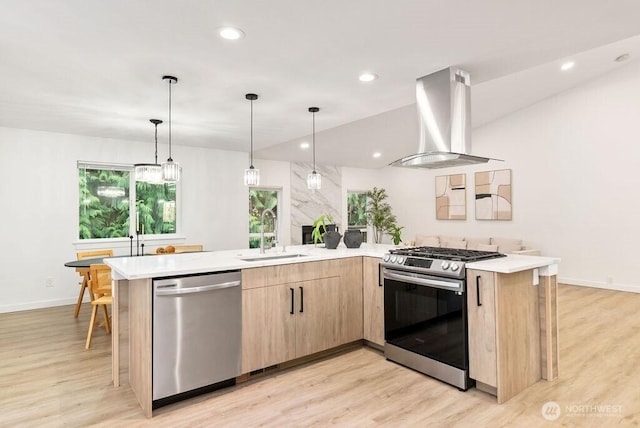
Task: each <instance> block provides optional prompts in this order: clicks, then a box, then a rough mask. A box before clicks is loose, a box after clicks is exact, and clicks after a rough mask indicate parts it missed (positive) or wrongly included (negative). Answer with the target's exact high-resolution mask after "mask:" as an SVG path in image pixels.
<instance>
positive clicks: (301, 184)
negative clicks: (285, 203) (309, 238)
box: [290, 162, 343, 245]
mask: <svg viewBox="0 0 640 428" xmlns="http://www.w3.org/2000/svg"><path fill="white" fill-rule="evenodd" d="M290 165H291V244H293V245H299V244H301V243H302V225H312V224H313V221H314V220H315V219H317V218H318V217H320V216H321V215H322V214H330V215H331V216H333V218H334V220H335V223H336V224H337V225H338V227H339V228H340V233H342V230H343V224H342V215H341V213H342V200H341V199H342V197H341V195H342V170H341V169H340V168H339V167H335V166H324V165H317V164H316V171H317V172H318V173H319V174H320V175H321V176H322V186H321V188H320V189H319V190H309V189H307V175H308V174H309V173H310V172H311V171H312V169H313V165H312V164H311V163H294V162H292V163H291V164H290Z"/></svg>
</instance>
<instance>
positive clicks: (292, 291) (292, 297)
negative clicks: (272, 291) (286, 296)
mask: <svg viewBox="0 0 640 428" xmlns="http://www.w3.org/2000/svg"><path fill="white" fill-rule="evenodd" d="M289 290H291V312H289V314H291V315H293V299H294V296H293V293H294V290H293V288H290V289H289Z"/></svg>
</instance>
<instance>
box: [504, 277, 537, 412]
mask: <svg viewBox="0 0 640 428" xmlns="http://www.w3.org/2000/svg"><path fill="white" fill-rule="evenodd" d="M496 280H497V283H496V285H497V287H496V311H497V315H496V322H497V326H496V327H497V335H498V341H497V345H498V352H497V354H498V360H497V364H498V379H497V381H498V385H497V393H498V404H501V403H504V402H505V401H507V400H509V399H510V398H511V397H513V396H515V395H516V394H518V393H520V392H521V391H523V390H524V389H526V388H527V387H529V386H531V385H533V384H534V383H536V382H537V381H538V380H540V378H541V376H540V371H541V370H540V316H539V308H538V290H537V286H536V285H533V270H526V271H521V272H516V273H511V274H502V273H499V274H497V278H496Z"/></svg>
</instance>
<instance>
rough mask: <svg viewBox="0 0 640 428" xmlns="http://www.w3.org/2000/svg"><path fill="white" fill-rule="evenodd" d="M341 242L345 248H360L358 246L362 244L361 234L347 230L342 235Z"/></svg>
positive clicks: (357, 231)
mask: <svg viewBox="0 0 640 428" xmlns="http://www.w3.org/2000/svg"><path fill="white" fill-rule="evenodd" d="M343 240H344V245H346V246H347V248H360V244H362V232H360V231H359V230H347V231H346V232H345V233H344V238H343Z"/></svg>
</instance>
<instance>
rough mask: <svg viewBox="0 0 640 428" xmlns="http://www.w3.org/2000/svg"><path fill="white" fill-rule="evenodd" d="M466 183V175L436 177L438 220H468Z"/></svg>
mask: <svg viewBox="0 0 640 428" xmlns="http://www.w3.org/2000/svg"><path fill="white" fill-rule="evenodd" d="M466 181H467V176H466V174H453V175H441V176H438V177H436V219H437V220H466V219H467V189H466Z"/></svg>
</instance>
